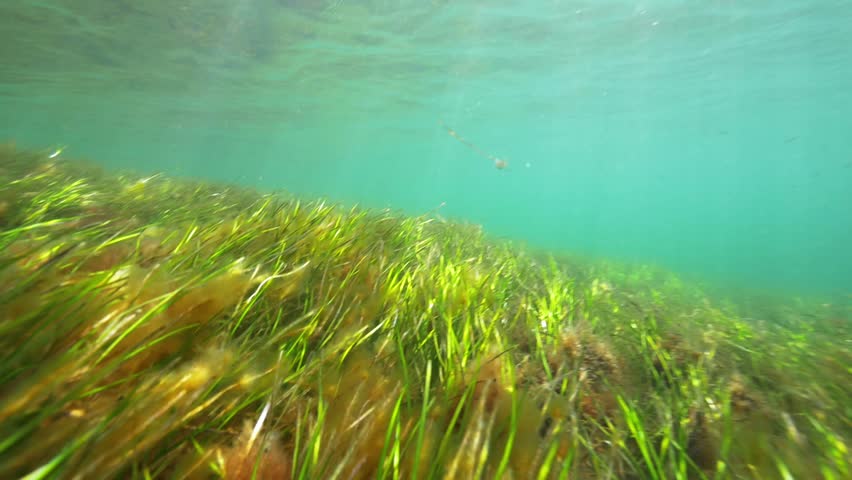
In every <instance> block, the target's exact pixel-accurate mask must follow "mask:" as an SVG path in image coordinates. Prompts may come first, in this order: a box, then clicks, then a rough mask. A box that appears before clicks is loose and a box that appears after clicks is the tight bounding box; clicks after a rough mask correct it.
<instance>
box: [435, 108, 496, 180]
mask: <svg viewBox="0 0 852 480" xmlns="http://www.w3.org/2000/svg"><path fill="white" fill-rule="evenodd" d="M438 125H440V126H442V127H444V129H445V130H447V133H449V134H450V136H451V137H453V138H455V139H456V140H458V141H459V142H461V143H462V144H463V145H464V146H466V147H467V148H469V149H471V150H473V151H474V153H476V154H477V155H479V156H480V157H482V158H487V159H488V160H491V161H492V162H494V166H495V167H496V168H497V170H505V169H506V167H508V166H509V162H508V161H506V160H504V159H502V158H497V157H495V156H494V155H491V154H490V153H488V152H486V151H484V150H482V149H480V148H479V147H477V146H476V145H474V143H473V142H471V141H470V140H467V139H465V138H464V137H462V136H461V135H459V133H458V132H456V131H455V130H453V129H452V128H450V127H449V126H447V124H446V123H444V121H443V120H438Z"/></svg>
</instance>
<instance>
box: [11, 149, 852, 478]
mask: <svg viewBox="0 0 852 480" xmlns="http://www.w3.org/2000/svg"><path fill="white" fill-rule="evenodd" d="M53 153H56V152H53ZM51 157H52V158H51ZM844 300H845V302H835V303H830V304H829V303H824V302H823V301H821V300H808V299H775V298H765V299H763V300H759V301H757V300H756V301H748V302H740V303H737V302H735V301H729V300H725V299H724V298H721V297H718V296H711V295H709V294H707V293H705V292H704V291H702V290H701V288H699V287H697V286H695V285H692V284H689V283H687V282H684V281H682V280H681V279H679V278H678V277H677V276H676V275H674V274H672V273H669V272H666V271H664V270H661V269H658V268H653V267H648V266H636V265H621V264H617V263H614V262H606V261H591V260H583V259H577V258H557V257H554V256H551V255H545V254H541V253H536V252H532V251H529V250H524V249H522V248H520V247H518V246H516V245H512V244H510V243H507V242H502V241H498V240H494V239H490V238H488V237H487V236H486V235H484V234H483V233H482V231H481V230H480V229H479V228H478V227H476V226H471V225H462V224H455V223H451V222H445V221H440V220H438V219H435V218H430V217H428V216H424V217H406V216H403V215H400V214H396V213H393V212H388V211H372V210H366V209H358V208H351V209H350V208H342V207H339V206H334V205H331V204H328V203H324V202H321V201H314V202H305V201H301V200H298V199H294V198H289V197H286V196H282V195H264V194H260V193H258V192H254V191H251V190H248V189H243V188H238V187H235V186H228V185H216V184H210V183H199V182H192V181H187V180H178V179H172V178H169V177H167V176H153V177H147V178H142V177H140V176H139V175H132V174H119V173H117V172H105V171H101V170H100V169H98V168H96V167H92V166H87V165H86V164H85V163H83V162H79V161H74V160H70V159H67V158H65V156H64V155H52V154H51V152H45V151H21V150H18V149H16V148H15V146H14V145H12V144H8V145H4V146H0V478H27V479H42V478H69V479H110V478H116V479H149V478H187V479H207V478H228V479H250V478H257V479H335V478H337V479H368V478H370V479H372V478H393V479H396V478H444V479H473V478H495V479H528V478H529V479H550V478H565V479H608V478H609V479H672V478H673V479H681V478H683V479H687V478H688V479H693V478H695V479H701V478H713V479H718V478H756V479H779V478H796V479H817V478H823V479H848V478H852V477H850V463H852V462H850V453H849V449H848V445H849V438H850V432H852V421H850V418H852V402H850V398H852V391H850V390H852V353H850V346H851V345H850V342H852V335H850V330H852V329H850V325H852V322H850V319H852V307H850V299H849V298H848V297H847V298H845V299H844Z"/></svg>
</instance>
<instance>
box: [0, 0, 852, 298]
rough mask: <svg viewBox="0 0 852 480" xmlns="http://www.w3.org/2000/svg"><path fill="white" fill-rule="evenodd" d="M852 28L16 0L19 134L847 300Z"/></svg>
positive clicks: (512, 8)
mask: <svg viewBox="0 0 852 480" xmlns="http://www.w3.org/2000/svg"><path fill="white" fill-rule="evenodd" d="M519 5H523V6H519ZM851 25H852V3H850V2H849V1H848V0H847V1H828V0H811V1H784V2H781V1H775V2H766V1H757V0H749V1H737V2H734V1H702V2H694V1H673V0H667V1H663V0H656V1H644V2H635V1H615V0H610V1H601V0H596V1H561V2H560V1H539V2H515V1H489V2H485V1H476V2H474V1H437V0H436V1H428V0H418V1H378V0H376V1H355V0H335V1H328V0H315V1H308V0H302V1H276V0H227V1H226V0H186V1H181V2H130V1H119V0H41V1H24V0H6V1H4V2H2V4H0V56H1V57H0V58H2V62H0V138H2V139H14V140H15V141H17V143H18V144H19V145H22V146H33V147H45V146H50V145H67V146H68V150H67V151H68V152H69V154H70V155H71V156H83V157H90V158H92V159H94V160H96V161H99V162H102V163H105V164H108V165H110V166H114V167H117V168H119V167H120V168H125V167H132V168H135V169H138V170H142V171H146V172H147V171H152V172H153V171H164V172H166V173H169V174H176V175H185V176H192V177H199V178H211V179H216V180H227V181H231V182H238V183H242V184H246V185H253V186H257V187H259V188H262V189H284V190H288V191H292V192H295V193H297V194H300V195H305V196H310V197H315V196H323V197H327V198H330V199H332V200H335V201H341V202H345V203H360V204H362V205H366V206H369V207H391V208H395V209H399V210H401V211H404V212H407V213H411V214H422V213H425V212H429V211H435V212H436V213H437V214H439V215H441V216H443V217H445V218H454V219H464V220H467V221H471V222H476V223H480V224H482V225H483V226H484V228H485V230H486V231H487V232H490V233H492V234H494V235H496V236H500V237H508V238H512V239H516V240H521V241H525V242H527V243H528V244H530V245H533V246H536V247H540V248H545V249H551V250H560V251H569V252H576V253H583V254H591V255H599V256H605V257H611V258H618V259H625V260H631V261H640V262H652V263H657V264H661V265H664V266H666V267H669V268H672V269H675V270H676V271H680V272H682V273H684V274H687V275H691V276H696V277H699V278H702V279H707V280H711V281H717V282H722V283H725V284H728V285H748V286H756V287H761V288H764V287H769V288H777V289H783V290H791V291H797V292H825V293H835V294H842V295H848V294H849V293H850V292H852V253H850V251H851V250H852V249H850V247H849V246H850V245H852V215H850V213H849V212H850V206H852V188H850V187H852V119H850V114H852V49H850V48H849V46H850V45H852V27H850V26H851ZM441 120H443V121H444V122H446V124H447V125H449V126H450V127H451V128H453V129H454V130H455V131H456V132H458V134H459V135H461V136H462V137H463V138H464V139H466V140H468V141H471V142H473V144H474V145H475V146H476V148H478V149H479V150H481V151H482V152H485V154H487V155H490V156H494V157H499V158H501V159H506V160H508V168H506V169H504V170H499V169H496V168H495V166H494V163H493V162H492V161H491V160H489V159H488V158H486V157H485V156H483V155H480V154H479V153H478V152H477V151H475V150H474V149H473V148H469V147H468V146H466V145H465V144H463V143H462V142H460V141H458V140H457V139H456V138H455V137H453V136H451V135H449V134H448V132H447V130H445V129H444V128H442V127H441V126H440V125H439V121H441ZM436 209H437V210H436Z"/></svg>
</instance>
